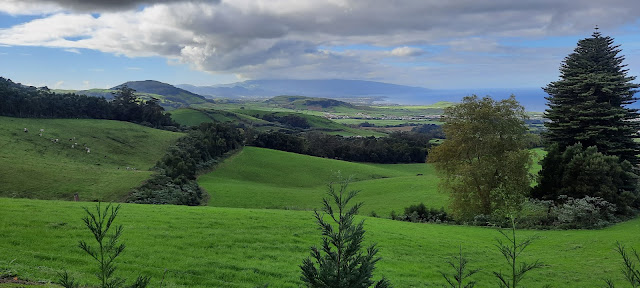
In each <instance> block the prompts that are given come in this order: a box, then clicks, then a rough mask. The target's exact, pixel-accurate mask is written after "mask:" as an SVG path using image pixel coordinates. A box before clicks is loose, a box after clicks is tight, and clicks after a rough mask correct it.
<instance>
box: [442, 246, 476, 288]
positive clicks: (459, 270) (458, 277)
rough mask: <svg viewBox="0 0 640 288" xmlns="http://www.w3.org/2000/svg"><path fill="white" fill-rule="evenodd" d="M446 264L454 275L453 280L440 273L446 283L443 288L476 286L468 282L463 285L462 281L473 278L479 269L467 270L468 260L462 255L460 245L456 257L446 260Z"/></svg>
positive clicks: (471, 287)
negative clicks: (453, 271)
mask: <svg viewBox="0 0 640 288" xmlns="http://www.w3.org/2000/svg"><path fill="white" fill-rule="evenodd" d="M447 263H448V264H449V266H451V268H453V270H455V274H454V275H453V278H451V277H450V276H449V275H447V274H446V273H444V272H440V274H442V277H444V279H445V280H446V281H447V285H444V286H443V287H448V288H473V287H474V286H475V285H476V281H470V282H469V283H467V284H466V285H465V284H464V280H465V279H467V278H469V277H471V276H473V274H476V273H478V272H479V271H480V270H481V269H472V270H469V269H468V268H467V264H468V263H469V260H467V258H465V257H464V256H463V255H462V245H460V253H459V254H458V256H457V257H453V259H449V260H447Z"/></svg>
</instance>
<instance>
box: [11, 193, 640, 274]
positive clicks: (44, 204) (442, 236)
mask: <svg viewBox="0 0 640 288" xmlns="http://www.w3.org/2000/svg"><path fill="white" fill-rule="evenodd" d="M360 198H363V197H360ZM94 204H95V203H82V202H80V203H78V202H61V201H41V200H28V199H6V198H0V207H2V209H0V219H3V220H2V221H0V271H2V270H12V271H15V272H17V274H18V275H19V277H20V278H23V279H24V278H27V279H31V280H51V279H55V277H56V272H58V271H62V270H63V269H67V270H69V271H70V272H72V275H73V276H75V277H78V278H80V279H81V280H82V282H84V283H87V282H89V281H91V282H90V283H95V279H94V275H93V273H95V272H96V271H95V270H94V267H95V265H94V263H93V262H92V261H90V259H89V256H87V255H85V254H83V252H82V251H81V250H80V249H79V248H78V247H77V241H78V240H80V239H83V240H86V241H92V239H91V238H90V236H89V232H88V231H87V230H86V228H84V227H83V224H82V221H81V220H80V219H81V217H83V213H84V212H83V210H82V209H81V207H82V206H89V207H92V206H93V205H94ZM116 221H117V223H118V224H123V225H124V227H125V230H124V235H123V238H122V240H123V242H124V243H126V244H127V249H126V250H125V252H124V254H123V255H122V256H121V258H120V259H119V262H118V263H119V269H118V271H117V272H116V273H117V274H118V275H120V276H123V277H126V278H129V279H132V278H135V276H137V275H138V274H139V273H141V274H145V275H150V276H152V283H151V285H152V287H157V286H158V285H159V281H160V279H162V275H163V272H164V271H165V269H167V273H166V277H165V285H166V286H167V287H255V286H256V285H258V284H264V283H269V284H270V287H299V285H300V282H299V277H300V272H299V271H300V269H299V267H298V265H300V264H301V262H302V259H304V258H305V257H307V256H308V255H309V247H310V246H311V245H318V244H319V243H320V237H321V235H320V232H319V231H318V230H317V228H316V226H315V224H314V219H313V215H312V212H310V211H282V210H252V209H237V208H217V207H180V206H153V205H134V204H124V205H123V209H122V210H121V213H120V216H119V217H118V219H117V220H116ZM365 229H366V230H367V233H366V235H365V242H367V243H372V242H377V243H378V248H379V249H380V253H379V255H380V256H382V258H383V259H382V260H381V261H380V262H379V263H378V266H377V269H376V271H375V273H374V274H375V275H376V276H377V277H380V276H381V275H385V276H386V277H388V278H389V279H390V280H391V281H392V282H393V284H394V285H395V287H427V285H428V287H434V286H435V285H438V286H439V285H441V284H443V280H442V277H441V276H440V274H439V271H446V272H450V269H449V268H448V267H446V263H445V262H444V261H445V259H446V257H449V256H453V255H455V254H456V253H457V251H458V247H459V245H463V246H462V247H463V252H464V253H465V255H466V256H467V257H468V258H469V259H470V261H471V262H470V264H469V265H470V267H471V268H482V269H483V271H482V272H480V274H478V275H477V276H474V277H473V279H474V280H478V281H479V283H478V285H477V286H478V287H495V286H496V282H495V280H494V278H493V276H492V275H491V271H497V270H503V271H505V270H506V269H507V267H506V265H504V264H503V259H502V256H501V255H499V252H498V251H497V250H496V248H495V247H494V246H493V244H494V243H495V238H496V237H497V236H498V233H497V232H496V231H494V230H493V229H489V228H479V227H465V226H448V225H432V224H418V223H406V222H397V221H391V220H386V219H377V218H367V219H366V222H365ZM639 229H640V219H635V220H632V221H629V222H626V223H622V224H619V225H616V226H613V227H610V228H607V229H603V230H599V231H588V230H579V231H538V232H534V231H520V232H519V234H518V236H519V237H524V236H530V235H533V234H538V235H539V236H541V237H542V238H541V239H539V240H536V241H535V242H534V243H533V244H532V245H531V246H529V248H527V250H525V252H524V253H523V254H522V255H521V259H522V260H526V261H529V262H530V261H533V260H535V259H540V260H541V261H544V263H546V264H548V265H550V267H549V268H545V269H543V270H537V271H533V272H530V273H529V274H528V275H527V277H526V278H525V280H523V282H522V283H521V284H522V285H523V286H526V287H542V286H543V284H547V283H548V284H552V285H553V287H602V286H603V285H602V284H603V282H602V281H601V280H602V279H603V278H605V277H611V278H613V279H614V280H615V281H617V282H618V283H623V282H622V276H621V273H620V269H619V268H620V264H621V261H620V258H619V256H618V255H616V253H615V252H614V251H613V248H614V246H615V242H616V241H620V242H621V243H625V244H627V245H629V246H631V247H634V248H636V249H639V248H640V243H639V242H638V240H637V232H638V231H640V230H639ZM90 243H91V242H90Z"/></svg>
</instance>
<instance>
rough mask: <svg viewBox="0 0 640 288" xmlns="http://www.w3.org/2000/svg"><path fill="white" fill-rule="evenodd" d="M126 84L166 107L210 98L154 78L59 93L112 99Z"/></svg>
mask: <svg viewBox="0 0 640 288" xmlns="http://www.w3.org/2000/svg"><path fill="white" fill-rule="evenodd" d="M124 85H126V86H127V87H129V88H132V89H134V90H136V95H137V96H138V97H140V98H142V99H144V100H149V99H151V98H156V99H158V100H160V106H162V107H164V108H165V109H176V108H180V107H188V106H191V105H196V104H203V103H207V102H208V100H207V99H206V98H204V97H202V96H200V95H198V94H194V93H191V92H189V91H186V90H183V89H180V88H177V87H175V86H173V85H170V84H167V83H162V82H158V81H154V80H145V81H129V82H125V83H122V84H120V85H118V86H115V87H112V88H110V89H89V90H79V91H75V90H59V91H56V90H54V91H55V92H57V93H76V94H78V95H87V96H93V97H104V98H105V99H112V98H113V93H114V92H116V90H117V89H118V88H119V87H122V86H124Z"/></svg>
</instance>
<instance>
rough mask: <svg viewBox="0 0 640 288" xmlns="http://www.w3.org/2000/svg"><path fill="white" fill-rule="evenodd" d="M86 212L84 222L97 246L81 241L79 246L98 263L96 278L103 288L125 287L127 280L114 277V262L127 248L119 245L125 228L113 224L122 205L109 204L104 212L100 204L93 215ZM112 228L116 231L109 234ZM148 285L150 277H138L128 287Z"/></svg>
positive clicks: (86, 210) (136, 287) (87, 210)
mask: <svg viewBox="0 0 640 288" xmlns="http://www.w3.org/2000/svg"><path fill="white" fill-rule="evenodd" d="M84 210H85V212H87V215H86V216H85V217H84V218H83V219H82V220H83V221H84V223H85V225H86V226H87V228H88V229H89V230H90V231H91V233H92V234H93V236H94V238H95V240H96V242H97V246H96V247H93V246H90V245H89V244H87V242H85V241H80V242H79V244H78V246H80V248H81V249H82V250H84V251H85V252H87V254H89V255H90V256H91V257H92V258H93V259H95V260H96V261H97V262H98V265H99V267H98V268H99V269H98V270H99V272H98V273H97V274H96V276H97V277H98V279H100V287H101V288H111V287H123V286H124V282H125V280H124V279H121V278H117V277H114V275H113V273H114V272H115V271H116V266H115V262H114V260H115V259H116V258H117V257H118V256H120V254H121V253H122V251H124V248H125V245H124V244H119V243H118V240H119V238H120V236H121V235H122V229H123V227H122V225H118V226H116V225H114V223H113V222H114V220H115V219H116V216H117V215H118V211H119V210H120V205H118V206H115V207H113V206H112V205H111V204H107V207H105V208H104V210H102V209H101V204H100V203H98V204H97V205H96V213H92V212H91V211H89V209H87V208H86V207H84ZM112 228H113V229H114V230H113V233H109V232H110V231H111V230H112ZM148 284H149V277H142V276H138V278H137V279H136V281H135V282H134V283H133V284H132V285H130V286H128V287H132V288H134V287H135V288H138V287H140V288H142V287H146V286H147V285H148Z"/></svg>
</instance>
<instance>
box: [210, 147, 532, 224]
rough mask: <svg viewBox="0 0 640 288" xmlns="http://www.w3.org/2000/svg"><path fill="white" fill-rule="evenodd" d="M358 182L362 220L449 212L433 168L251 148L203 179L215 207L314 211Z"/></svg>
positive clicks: (245, 149) (355, 186)
mask: <svg viewBox="0 0 640 288" xmlns="http://www.w3.org/2000/svg"><path fill="white" fill-rule="evenodd" d="M532 152H533V162H534V165H533V166H532V168H531V172H532V173H534V174H535V173H537V172H538V171H539V170H540V168H541V167H540V165H539V164H538V161H539V160H540V159H542V155H543V153H544V151H543V150H542V149H534V150H533V151H532ZM336 173H339V174H340V175H341V176H342V177H353V182H352V183H351V187H353V188H354V189H356V190H361V192H360V195H361V199H363V201H364V202H365V204H366V205H365V206H364V207H363V208H362V210H361V212H360V214H362V215H369V214H370V213H371V212H376V214H378V215H380V216H382V217H387V216H389V214H390V213H391V211H392V210H394V211H396V212H397V213H401V212H403V211H404V208H405V207H407V206H409V205H413V204H418V203H420V202H423V203H424V204H425V205H426V206H427V207H432V208H441V207H444V208H445V209H446V208H447V207H446V206H447V203H448V195H446V194H444V193H441V192H438V189H437V188H438V176H437V175H436V174H435V170H434V167H433V165H432V164H429V163H426V164H423V163H411V164H372V163H353V162H347V161H340V160H333V159H325V158H319V157H313V156H307V155H300V154H295V153H288V152H283V151H277V150H271V149H264V148H257V147H245V148H244V149H243V150H242V151H240V152H238V153H237V154H236V155H234V156H232V157H230V158H227V159H226V160H225V161H224V162H223V163H221V164H219V165H218V166H217V167H216V170H215V171H212V172H210V173H207V174H205V175H202V176H200V177H199V178H198V184H199V185H200V186H201V187H203V188H204V189H205V190H207V192H209V194H210V196H211V198H210V200H209V205H210V206H217V207H240V208H267V209H291V210H313V209H315V208H319V205H320V203H321V199H322V197H324V195H325V194H326V185H327V183H329V182H330V181H332V180H334V179H335V177H334V176H335V175H336Z"/></svg>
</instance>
